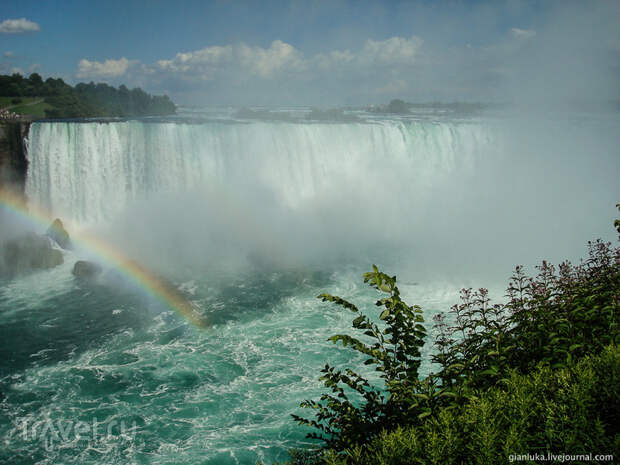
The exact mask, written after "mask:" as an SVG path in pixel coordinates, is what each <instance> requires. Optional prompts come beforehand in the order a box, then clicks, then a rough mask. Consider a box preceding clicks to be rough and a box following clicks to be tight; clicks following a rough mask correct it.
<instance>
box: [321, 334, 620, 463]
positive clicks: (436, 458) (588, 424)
mask: <svg viewBox="0 0 620 465" xmlns="http://www.w3.org/2000/svg"><path fill="white" fill-rule="evenodd" d="M474 394H475V397H474V398H472V401H471V402H469V403H468V404H467V405H465V406H464V407H463V408H462V409H459V410H455V409H443V410H442V411H441V412H440V413H439V414H438V415H436V416H433V417H431V418H429V419H428V421H427V422H425V423H424V424H423V425H420V426H414V427H398V428H396V429H395V430H393V431H384V432H382V433H381V435H380V436H378V437H377V438H375V439H374V440H373V441H371V442H370V443H369V444H367V445H366V446H365V447H362V446H359V445H358V446H355V447H352V448H351V449H349V450H347V451H346V454H344V455H334V454H332V455H331V456H329V454H328V455H327V456H324V457H323V460H324V462H323V463H326V464H329V465H345V464H346V465H351V464H358V465H388V464H389V465H401V464H402V465H405V464H407V465H409V464H438V465H444V464H445V465H448V464H462V463H469V464H505V463H507V462H508V461H509V457H510V455H519V454H527V453H530V454H535V453H538V454H547V453H548V452H549V453H552V454H556V455H558V454H571V455H577V454H613V455H614V456H615V457H618V456H620V400H619V399H620V350H619V348H618V346H615V345H611V346H608V347H607V348H605V349H604V350H603V352H602V353H601V354H599V355H597V356H591V357H585V358H584V359H582V360H581V361H580V362H579V363H577V364H574V365H571V366H570V367H566V368H562V369H560V370H553V369H551V368H550V367H548V366H543V365H540V366H539V367H537V368H536V369H535V370H534V371H533V372H531V373H530V374H528V375H522V374H518V373H517V372H516V371H515V370H512V371H511V372H510V373H509V374H508V376H507V378H506V381H505V383H504V384H503V386H502V387H501V388H500V387H495V388H492V389H489V390H483V391H480V390H476V391H474ZM525 463H531V462H525ZM570 463H581V462H579V461H577V462H574V461H571V462H570ZM607 463H611V462H607Z"/></svg>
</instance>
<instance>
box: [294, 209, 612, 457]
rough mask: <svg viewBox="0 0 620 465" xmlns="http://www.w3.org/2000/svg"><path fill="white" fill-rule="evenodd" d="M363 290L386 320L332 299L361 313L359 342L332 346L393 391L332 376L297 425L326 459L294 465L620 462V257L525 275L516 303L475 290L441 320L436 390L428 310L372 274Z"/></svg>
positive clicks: (606, 255)
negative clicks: (360, 358)
mask: <svg viewBox="0 0 620 465" xmlns="http://www.w3.org/2000/svg"><path fill="white" fill-rule="evenodd" d="M618 208H619V209H620V204H619V205H618ZM614 225H615V227H616V229H617V230H618V233H620V221H619V220H616V222H615V223H614ZM364 281H365V282H367V283H368V284H369V285H370V286H372V287H374V288H375V289H377V291H378V292H380V293H381V295H382V296H381V298H380V299H379V300H378V301H377V302H376V305H377V307H378V308H379V310H380V311H379V315H378V319H377V317H376V316H374V315H370V316H369V315H365V314H363V313H362V312H361V311H360V310H359V309H358V307H357V306H355V305H354V304H353V303H351V302H348V301H346V300H344V299H342V298H340V297H337V296H332V295H328V294H323V295H321V296H319V297H320V298H321V299H322V300H323V301H328V302H332V303H334V304H336V305H338V306H339V307H341V308H342V309H343V310H344V311H351V312H353V313H354V316H355V318H354V319H353V322H352V324H353V328H354V331H355V332H356V333H358V334H359V336H358V337H354V336H351V335H335V336H333V337H331V338H330V340H331V341H332V342H334V343H335V344H339V345H342V346H343V347H345V348H347V349H349V350H354V351H357V352H359V353H361V354H363V355H364V356H365V358H366V361H365V365H369V366H371V367H374V368H375V369H376V370H377V372H378V374H379V376H380V378H381V382H380V383H378V384H373V383H372V382H371V381H370V380H369V379H368V378H367V377H365V376H364V375H363V374H362V371H361V370H360V369H359V368H344V369H341V368H337V367H333V366H331V365H329V364H326V365H325V368H324V369H323V370H322V377H321V380H322V382H323V383H324V385H325V387H326V390H327V392H326V393H325V394H323V395H322V396H321V398H320V399H318V400H307V401H305V402H303V403H302V407H306V408H308V409H309V411H310V412H311V415H310V416H309V417H302V416H296V415H294V419H295V420H296V421H297V422H298V423H299V424H300V425H302V426H303V427H306V428H309V433H308V437H310V438H313V439H315V440H317V444H318V445H319V446H320V449H316V450H312V451H293V452H292V455H291V456H292V462H291V463H293V464H329V465H350V464H368V465H370V464H373V465H375V464H386V465H387V464H390V465H395V464H462V463H467V464H504V463H507V462H509V461H511V459H512V460H515V457H519V460H521V459H523V458H524V459H523V460H522V461H523V463H536V462H538V461H541V460H546V461H549V462H551V463H553V462H554V460H553V456H555V457H556V458H555V461H556V462H560V461H563V460H564V461H569V462H570V463H613V460H614V459H610V457H611V456H613V457H615V460H617V458H618V457H620V349H619V348H618V344H619V343H620V331H619V317H620V315H619V312H618V310H619V308H620V248H618V247H614V246H612V244H611V243H608V242H603V241H601V240H597V241H595V242H591V243H589V244H588V257H587V258H586V259H585V260H582V261H581V262H580V263H579V264H571V263H570V262H564V263H561V264H560V265H559V266H557V267H556V266H554V265H552V264H549V263H547V262H543V263H542V264H541V265H540V266H539V267H538V269H537V274H536V275H535V276H528V275H526V273H525V271H524V269H523V268H522V267H520V266H518V267H516V269H515V271H514V273H513V275H512V277H511V278H510V280H509V283H508V288H507V294H506V297H507V301H506V302H505V303H501V304H493V303H491V301H490V299H489V297H488V292H487V290H485V289H479V290H472V289H464V290H462V292H461V302H460V303H459V304H456V305H455V306H454V307H453V308H452V309H451V311H450V312H449V313H448V314H446V315H443V314H439V315H437V316H436V317H435V318H434V333H435V334H437V336H436V337H435V340H434V341H432V343H433V345H434V349H435V350H434V351H433V355H432V361H433V362H434V367H435V369H434V371H433V372H432V373H430V374H429V375H428V376H425V377H421V376H420V374H419V372H418V370H419V367H420V364H421V348H422V346H423V345H424V344H426V343H429V341H428V335H427V331H428V330H427V328H426V326H425V324H424V320H423V313H422V309H421V308H419V307H417V306H410V305H409V304H407V303H405V302H404V301H402V299H401V296H400V292H399V289H398V286H397V281H396V277H395V276H392V277H391V276H388V275H387V274H385V273H383V272H381V271H380V270H378V269H377V268H376V267H373V270H372V271H371V272H369V273H366V274H365V275H364ZM528 454H529V456H528ZM596 455H600V457H598V458H597V457H595V456H596ZM543 456H544V457H545V459H541V457H543ZM567 456H569V457H570V458H569V459H568V460H567V459H566V457H567ZM602 456H605V457H602ZM550 458H551V459H550Z"/></svg>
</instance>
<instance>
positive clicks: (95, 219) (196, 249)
mask: <svg viewBox="0 0 620 465" xmlns="http://www.w3.org/2000/svg"><path fill="white" fill-rule="evenodd" d="M528 124H529V125H528ZM528 124H524V128H525V129H524V128H522V127H520V128H518V129H519V130H518V131H517V132H518V137H517V138H516V139H514V140H512V142H510V143H507V141H510V139H509V138H506V137H505V136H506V134H505V133H502V132H501V131H499V130H498V128H497V125H494V124H491V123H489V122H481V121H441V122H439V121H430V120H419V121H416V120H397V121H374V122H364V123H346V124H340V123H339V124H336V123H334V124H323V123H321V124H318V123H317V124H309V123H305V124H295V123H267V122H252V123H249V124H246V123H239V122H232V121H230V122H221V121H220V122H208V123H204V124H186V123H184V122H176V123H175V122H143V121H125V122H111V123H97V122H82V123H76V122H53V123H49V122H45V123H34V124H33V125H32V127H31V132H30V136H29V142H28V147H29V154H28V156H29V161H30V165H29V171H28V178H27V183H26V192H27V195H28V197H29V199H30V200H31V201H32V202H36V203H38V204H40V205H42V206H43V207H45V208H46V209H48V210H50V211H52V212H53V213H54V214H56V215H59V216H61V217H62V218H63V220H65V222H66V223H67V224H70V225H71V227H74V228H92V231H94V232H95V233H101V234H104V233H105V234H108V238H111V239H112V240H116V245H117V247H119V248H120V250H123V251H124V252H126V253H127V254H128V255H132V254H135V256H136V258H138V259H139V260H141V261H142V262H143V263H145V264H146V265H150V266H152V267H154V268H155V271H156V272H159V273H162V274H163V275H165V276H166V277H167V278H168V279H169V280H170V281H171V282H173V283H174V284H175V286H176V287H177V288H178V289H179V292H181V293H183V294H184V295H185V296H186V297H187V299H188V300H190V301H191V303H192V304H193V305H195V306H196V308H198V309H199V310H200V311H201V312H202V313H203V314H205V315H207V316H208V319H209V321H211V322H213V326H212V327H210V328H208V329H206V330H204V331H199V330H197V329H195V328H194V327H192V326H191V325H188V324H187V323H186V322H185V321H183V320H181V319H179V317H178V316H177V315H176V314H172V313H171V312H170V311H169V310H168V309H167V308H165V307H163V306H162V304H161V302H159V301H154V300H153V299H151V298H149V297H148V296H145V295H143V294H142V293H141V292H140V290H139V289H135V287H134V286H132V285H131V284H130V283H127V282H126V280H125V279H124V278H123V276H122V275H119V274H118V273H116V272H115V270H113V269H105V270H104V273H103V275H102V276H101V277H100V278H99V279H98V280H95V281H94V282H90V283H88V282H80V281H76V280H74V279H73V278H72V277H71V273H70V270H71V267H72V265H73V263H74V262H75V260H77V259H78V258H84V257H86V258H88V251H84V250H76V251H74V252H67V253H65V255H64V257H65V263H64V264H63V265H62V266H60V267H57V268H55V269H53V270H48V271H44V272H38V273H36V274H33V275H30V276H26V277H21V278H17V279H14V280H11V281H4V282H2V283H0V284H1V287H0V331H1V332H2V333H1V334H0V436H1V437H2V441H4V444H3V447H2V448H0V462H2V461H9V459H10V460H14V461H22V462H26V463H27V462H37V463H43V464H55V463H66V464H71V463H75V464H103V463H105V464H124V463H188V464H189V463H192V464H193V463H206V464H218V465H219V464H227V463H231V464H237V463H238V464H253V463H255V462H256V460H258V459H263V460H265V461H266V462H270V461H273V460H284V459H285V458H286V449H287V448H289V447H299V446H303V445H305V444H307V442H306V440H305V439H304V436H305V431H304V430H302V429H300V428H298V427H297V426H296V425H295V424H294V422H293V421H292V420H291V418H290V414H291V413H300V409H299V407H298V405H299V402H300V401H302V400H303V399H306V398H316V397H318V396H319V395H320V393H322V392H323V389H322V387H321V385H320V383H319V382H318V376H319V371H320V369H321V368H322V367H323V366H324V364H325V362H326V361H329V362H330V363H332V364H334V365H336V366H343V365H344V366H351V365H361V363H360V362H361V361H362V360H361V359H360V357H357V356H356V355H355V354H353V353H351V351H349V350H342V349H335V348H334V347H333V345H332V344H331V343H328V342H327V338H328V337H329V336H331V335H333V334H335V333H339V332H348V331H350V321H351V315H350V314H349V313H345V312H343V311H342V310H339V309H338V308H336V307H334V306H331V305H327V304H320V303H319V302H318V301H317V299H316V295H318V294H319V293H322V292H329V293H332V294H336V295H340V296H342V297H345V298H348V299H351V300H352V301H353V302H354V303H356V304H358V305H360V306H361V307H362V308H364V309H365V310H367V311H368V312H370V313H376V307H375V306H374V305H373V302H374V300H375V298H376V297H377V294H376V293H375V292H374V291H372V290H370V289H369V288H368V287H367V286H365V285H363V284H362V283H361V274H362V272H364V271H367V270H368V269H369V267H370V264H371V263H373V262H374V263H377V264H378V265H380V266H381V268H382V269H384V270H385V271H386V272H388V273H390V274H396V275H398V277H399V282H400V283H401V286H400V287H401V291H402V294H403V297H404V299H405V300H406V301H407V302H408V303H411V304H414V303H415V304H419V305H421V306H422V307H423V309H424V310H425V317H426V320H427V321H431V318H432V316H433V315H434V314H435V313H436V312H438V311H446V310H447V309H448V308H449V306H450V305H451V304H453V303H455V302H457V301H458V294H457V293H458V289H459V287H460V285H461V284H473V285H476V284H477V283H478V282H477V281H475V280H474V278H473V276H474V273H473V272H472V270H486V271H487V276H489V275H490V276H492V277H496V276H499V277H498V280H499V281H500V282H504V281H505V277H506V275H507V274H508V273H509V270H510V268H511V267H512V265H514V264H516V263H519V262H520V263H523V261H521V260H529V263H530V264H531V263H532V260H531V259H532V258H536V259H537V258H538V256H539V254H540V253H541V251H544V252H545V253H547V252H548V251H549V250H551V249H552V250H554V251H557V252H558V253H559V254H561V255H560V258H564V257H565V256H566V255H565V253H566V251H567V250H568V251H570V253H571V254H573V253H574V254H575V255H577V256H579V255H581V253H582V250H583V249H582V244H583V243H584V242H585V240H587V239H591V238H592V231H595V234H598V232H599V231H606V230H607V229H611V228H610V227H609V225H608V223H609V221H610V219H609V218H610V217H609V215H611V214H613V211H611V210H612V208H611V207H612V206H613V202H611V201H610V202H608V201H609V198H612V200H615V201H617V199H616V198H613V197H614V194H615V193H616V192H617V183H616V180H615V178H616V175H615V173H617V172H618V171H617V169H618V158H617V146H618V144H617V143H616V142H617V136H613V134H620V131H615V132H614V131H611V130H609V128H612V129H615V128H617V121H615V120H614V121H613V122H612V123H610V126H609V127H605V126H602V125H601V124H599V123H597V124H596V125H595V126H596V127H595V128H594V130H591V129H592V128H589V127H586V126H584V125H583V124H581V123H579V124H577V125H572V126H570V127H571V130H570V131H565V125H564V123H563V122H562V123H561V124H559V125H557V126H554V127H555V128H556V129H555V132H553V131H549V130H548V127H546V126H544V125H541V124H538V122H534V123H531V124H530V123H529V122H528ZM514 126H517V124H516V123H515V124H514ZM538 126H540V129H539V130H538V132H537V130H536V128H537V127H538ZM530 133H531V134H533V136H532V137H529V136H528V134H530ZM591 133H592V134H594V133H595V136H596V137H594V136H593V137H592V138H589V134H591ZM526 136H528V137H526ZM560 136H562V137H560ZM515 140H516V141H517V142H515ZM540 140H543V141H546V142H548V143H549V147H553V148H554V149H555V148H557V150H556V151H555V152H553V151H548V152H547V151H543V152H541V151H539V150H538V149H539V142H538V141H540ZM594 140H596V143H593V142H592V141H594ZM575 141H578V143H576V142H575ZM591 142H592V143H591ZM507 145H510V148H511V150H512V149H514V150H512V151H507V150H506V146H507ZM594 149H596V150H594ZM541 153H544V154H547V153H551V155H549V156H543V155H540V154H541ZM556 153H559V154H561V158H560V159H561V163H557V161H558V156H557V155H555V154H556ZM584 154H587V156H585V155H584ZM591 179H597V182H596V183H594V184H593V183H592V182H590V180H591ZM585 187H588V189H586V188H585ZM576 191H578V193H577V194H576V193H575V192H576ZM603 200H604V201H605V202H608V203H609V205H610V208H609V210H610V211H611V212H610V213H608V212H607V210H606V209H607V207H606V206H605V205H602V204H603V203H604V202H603ZM580 202H581V203H580ZM599 204H601V205H602V206H600V208H599V210H596V208H598V207H597V206H598V205H599ZM579 205H584V206H585V205H587V206H588V208H587V209H586V208H581V209H579V208H578V207H577V206H579ZM575 211H579V212H582V213H583V214H580V215H577V216H578V217H579V220H580V222H579V223H578V222H577V221H576V220H574V218H576V215H575V214H574V212H575ZM550 212H551V213H550ZM570 214H572V215H570ZM553 215H555V216H553ZM586 216H587V219H588V221H581V220H582V219H584V218H586ZM3 218H4V217H3ZM490 219H492V221H491V220H490ZM582 223H583V224H585V225H587V227H585V226H582ZM601 225H606V227H605V228H604V227H603V226H601ZM588 228H590V229H588ZM558 231H560V232H562V234H561V235H560V234H558ZM571 234H572V235H571ZM563 237H569V239H566V240H564V241H563V240H562V238H563ZM584 237H585V239H584ZM534 239H535V240H534ZM575 244H576V246H575ZM554 247H555V248H554ZM528 253H529V255H527V254H528ZM524 254H525V255H526V258H525V259H523V258H522V257H523V255H524ZM234 255H238V256H239V257H240V259H239V260H238V261H239V262H240V263H242V264H243V266H237V263H236V262H235V261H234V260H232V259H231V256H234ZM515 257H517V258H515ZM552 258H553V257H552ZM233 262H234V266H233V265H232V264H231V263H233ZM493 264H499V265H498V266H499V268H493V266H492V265H493ZM498 269H499V271H501V273H498V272H497V270H498ZM317 270H318V271H317ZM489 270H490V271H489ZM480 284H487V285H489V284H491V285H494V284H495V281H491V282H490V283H489V282H488V281H486V282H484V283H480ZM501 288H502V286H501V284H500V285H499V286H498V287H497V288H496V289H494V291H495V292H494V295H495V296H501V295H502V292H501ZM498 289H499V290H498ZM429 345H430V344H429ZM429 350H431V348H430V347H426V348H425V352H424V354H423V358H424V361H423V364H422V370H421V371H422V372H423V373H427V372H428V371H429V370H430V368H431V367H430V365H429V362H428V351H429ZM369 376H376V375H375V374H372V373H369ZM305 413H306V414H308V412H305ZM95 419H96V420H97V422H98V423H99V424H100V425H101V428H103V429H104V432H100V433H99V434H98V435H96V436H94V437H92V435H90V436H88V437H87V438H78V437H77V435H76V434H75V430H73V429H72V430H71V431H69V432H68V435H67V437H66V438H65V439H63V440H59V439H58V438H56V437H54V435H53V434H51V435H50V434H45V435H41V434H35V437H32V435H31V436H26V435H25V434H24V427H25V425H26V426H27V427H28V428H30V430H29V431H31V433H32V428H33V426H34V425H39V428H41V427H42V426H41V425H46V424H50V422H51V424H52V425H54V426H55V427H56V428H57V429H58V424H59V423H58V422H60V425H61V426H62V427H63V428H65V427H66V426H67V425H69V424H70V423H69V422H76V421H83V422H86V423H92V422H93V420H95ZM54 422H55V423H54ZM121 422H122V423H123V424H124V425H125V426H127V427H128V428H129V430H126V431H121V430H120V426H119V425H120V424H121ZM71 424H72V425H75V423H71ZM110 425H112V426H111V431H110V434H106V433H105V429H106V428H107V427H110ZM39 433H40V430H39ZM42 436H44V437H42ZM50 437H51V439H52V443H51V444H47V446H49V447H48V449H49V450H46V443H45V441H44V439H48V440H49V439H50Z"/></svg>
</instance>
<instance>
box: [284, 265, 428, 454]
mask: <svg viewBox="0 0 620 465" xmlns="http://www.w3.org/2000/svg"><path fill="white" fill-rule="evenodd" d="M364 282H366V283H368V284H369V285H370V286H371V287H374V288H375V289H377V290H379V291H380V292H382V293H384V294H386V297H383V298H381V299H379V300H378V301H377V302H376V305H377V306H378V307H380V308H381V312H380V315H379V319H380V320H381V321H382V322H383V323H384V324H382V325H381V326H379V325H378V324H376V323H374V322H373V321H372V320H371V319H370V318H369V317H368V316H367V315H364V314H361V312H360V311H359V310H358V308H357V307H356V306H355V305H354V304H352V303H350V302H347V301H346V300H344V299H342V298H340V297H337V296H332V295H329V294H322V295H320V296H319V298H320V299H322V300H323V301H324V302H333V303H335V304H336V305H339V306H340V307H342V308H343V309H345V310H349V311H351V312H353V313H356V314H358V316H357V317H356V318H355V319H354V320H353V328H355V329H356V330H357V331H358V332H360V333H362V334H363V336H365V337H366V339H368V340H370V341H371V342H369V343H366V342H364V341H363V340H362V339H360V338H355V337H352V336H349V335H345V334H338V335H335V336H332V337H330V338H329V340H331V341H332V342H333V343H334V344H338V343H341V344H342V346H343V347H347V346H350V347H351V348H352V349H353V350H355V351H357V352H359V353H362V354H364V355H365V356H366V357H367V358H366V361H365V362H364V363H365V365H374V366H375V369H376V370H377V371H378V372H379V373H380V377H381V378H382V379H383V381H384V386H373V385H371V383H370V382H369V381H368V380H367V379H366V378H364V377H363V376H362V375H360V374H359V373H357V372H355V371H353V370H351V369H346V370H344V371H341V370H337V369H335V368H334V367H332V366H330V365H329V364H326V365H325V368H323V370H322V373H323V375H322V376H321V380H322V381H323V383H324V384H325V386H326V387H327V388H329V390H330V391H331V393H330V394H324V395H323V396H321V399H320V401H319V402H316V401H313V400H306V401H304V402H303V403H302V404H301V405H302V407H306V408H309V409H313V410H315V411H316V419H315V420H309V419H306V418H302V417H299V416H297V415H293V417H294V419H295V420H296V421H297V422H298V423H299V424H301V425H307V426H312V427H314V428H316V429H317V430H319V433H310V434H309V435H308V436H309V437H310V438H315V439H321V440H323V441H324V442H325V443H326V444H327V446H328V447H329V448H331V449H333V450H343V449H345V448H347V447H350V446H352V445H353V444H358V443H364V442H367V441H369V440H370V439H371V438H372V437H374V436H376V435H377V434H378V433H379V432H380V431H381V430H383V429H385V428H388V427H389V426H390V425H393V424H409V423H416V422H417V421H419V419H420V418H423V417H424V416H427V415H429V414H430V411H431V408H432V403H433V402H432V401H433V398H434V395H435V389H434V386H432V385H431V384H429V383H428V382H420V381H419V380H418V369H419V367H420V348H421V347H422V346H423V345H424V338H425V336H426V329H425V327H424V326H423V324H422V323H423V321H424V320H423V318H422V315H421V314H422V310H421V309H420V307H418V306H409V305H407V304H406V303H405V302H403V301H402V300H401V298H400V291H399V290H398V287H397V286H396V277H390V276H388V275H386V274H385V273H382V272H380V271H379V270H378V269H377V267H376V266H374V265H373V271H371V272H369V273H365V274H364ZM353 393H356V399H361V401H360V402H354V401H353V400H352V398H351V397H352V394H353Z"/></svg>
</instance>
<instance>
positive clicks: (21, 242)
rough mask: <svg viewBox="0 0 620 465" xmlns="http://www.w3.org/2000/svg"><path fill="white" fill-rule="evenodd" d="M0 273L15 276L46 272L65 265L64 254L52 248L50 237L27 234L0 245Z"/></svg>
mask: <svg viewBox="0 0 620 465" xmlns="http://www.w3.org/2000/svg"><path fill="white" fill-rule="evenodd" d="M0 253H1V256H2V260H1V263H0V272H2V274H4V275H8V276H15V275H19V274H24V273H28V272H32V271H37V270H46V269H49V268H53V267H55V266H58V265H61V264H62V263H63V261H64V260H63V257H62V252H61V251H60V250H58V249H55V248H54V247H53V246H52V243H51V242H50V240H49V238H48V237H45V236H39V235H38V234H34V233H27V234H24V235H22V236H19V237H17V238H14V239H11V240H8V241H6V242H5V243H4V244H2V245H0Z"/></svg>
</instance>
